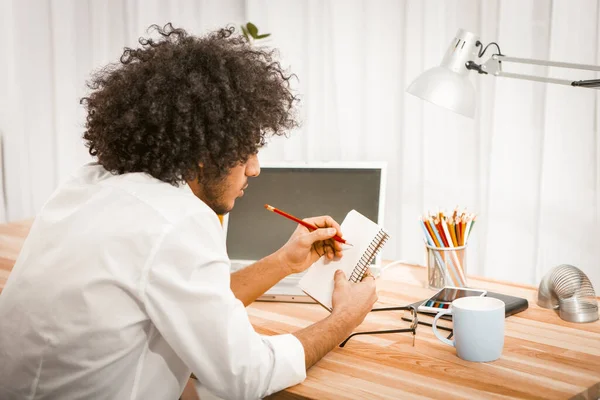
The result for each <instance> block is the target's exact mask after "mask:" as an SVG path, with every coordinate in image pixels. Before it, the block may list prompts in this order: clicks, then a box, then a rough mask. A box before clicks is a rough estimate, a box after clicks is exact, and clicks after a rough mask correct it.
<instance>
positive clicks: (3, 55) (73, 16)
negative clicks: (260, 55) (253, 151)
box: [0, 0, 600, 290]
mask: <svg viewBox="0 0 600 400" xmlns="http://www.w3.org/2000/svg"><path fill="white" fill-rule="evenodd" d="M598 13H599V9H598V3H597V2H596V1H592V0H578V1H568V0H555V1H546V0H505V1H499V0H486V1H476V0H470V1H469V0H453V1H442V0H428V1H418V0H407V1H395V0H381V1H368V0H360V1H359V0H351V1H341V0H338V1H334V0H329V1H321V0H306V1H297V0H286V1H255V0H248V1H243V0H228V1H207V0H205V1H192V0H187V1H186V0H180V1H157V0H154V1H141V0H130V1H126V0H111V1H91V0H88V1H85V0H84V1H78V0H70V1H69V0H64V1H58V0H57V1H49V0H45V1H41V0H40V1H38V0H18V1H17V0H0V23H1V24H2V25H1V26H3V27H4V38H3V40H2V41H0V135H2V139H3V141H4V160H3V161H4V168H5V177H6V181H5V190H6V193H5V195H6V199H7V205H6V212H7V217H8V219H9V220H17V219H21V218H26V217H30V216H32V215H34V214H35V213H36V212H37V211H38V210H39V209H40V207H41V206H42V205H43V203H44V201H45V200H46V198H47V197H48V196H49V195H50V193H51V192H52V190H53V189H54V188H55V187H56V185H57V184H58V182H60V181H61V180H62V179H64V178H65V177H66V176H68V174H69V173H70V171H72V170H73V169H74V168H76V167H77V166H78V165H79V164H81V163H83V162H85V161H87V160H88V159H89V156H88V155H87V153H86V149H85V148H84V147H83V145H82V141H81V139H80V137H81V134H82V131H83V129H82V121H83V117H84V115H83V108H82V107H81V106H80V105H79V103H78V100H79V98H81V97H82V96H83V95H84V94H85V86H84V82H85V79H86V77H87V76H88V75H89V72H90V71H91V70H92V69H93V68H97V67H100V66H102V65H104V64H105V63H107V62H110V61H116V60H117V59H118V57H119V55H120V52H121V50H122V47H123V46H125V45H128V46H132V45H135V40H136V39H137V37H139V36H142V35H145V31H144V30H145V28H146V27H147V26H148V25H150V24H152V23H158V24H164V23H166V22H168V21H172V22H173V23H174V24H175V25H178V26H182V27H184V28H186V29H188V30H189V31H191V32H193V33H197V34H202V33H203V32H206V30H207V29H212V28H215V27H218V26H223V25H225V24H227V23H234V24H236V25H239V23H241V22H244V21H248V20H249V21H253V22H255V23H256V24H257V25H258V26H259V28H260V29H261V31H265V32H270V33H272V38H271V39H270V41H269V44H270V45H273V46H275V47H278V48H279V49H280V53H281V58H282V60H283V62H284V64H287V65H289V66H290V69H291V70H292V71H293V72H295V73H296V74H297V75H298V77H299V82H298V83H297V84H296V85H297V86H296V89H297V90H298V92H299V94H300V95H301V97H302V101H303V105H302V108H301V118H302V121H303V126H302V127H301V128H300V129H299V130H298V131H297V132H294V133H293V135H292V137H291V138H290V139H277V140H274V141H273V142H272V143H271V144H270V146H269V147H268V148H267V149H265V150H264V151H263V152H261V158H262V159H263V160H267V161H302V160H305V161H320V160H340V161H380V160H383V161H387V162H388V165H389V168H390V173H389V174H388V185H387V187H388V198H387V207H386V212H385V213H386V227H387V229H388V230H389V231H390V233H391V234H392V239H391V240H390V242H389V244H388V246H387V247H386V251H385V253H384V256H385V257H386V258H403V259H408V260H414V261H417V262H423V249H422V239H421V235H420V231H419V227H418V225H417V216H418V215H419V214H420V213H422V212H423V211H425V210H428V209H436V208H437V207H438V206H440V207H444V208H449V209H450V208H454V206H455V205H457V204H458V205H460V206H463V207H465V206H466V207H468V209H469V210H472V211H475V212H478V214H479V218H478V223H477V224H476V226H475V228H474V229H475V230H474V231H473V236H472V241H471V244H470V247H469V270H470V272H473V273H475V274H479V275H486V276H490V277H493V278H498V279H505V280H510V281H517V282H523V283H529V284H534V285H537V283H538V282H539V280H540V279H541V277H542V275H543V274H544V273H545V272H546V271H547V270H549V269H550V268H551V267H553V266H555V265H558V264H560V263H571V264H574V265H577V266H579V267H580V268H581V269H583V270H584V271H585V272H586V273H587V274H588V275H590V276H591V277H592V279H593V282H594V284H595V286H596V288H600V268H598V264H597V259H598V258H599V256H600V250H598V246H596V245H595V240H596V238H597V237H598V233H599V232H598V225H599V224H598V223H599V221H598V204H599V199H598V188H599V187H600V180H599V179H600V178H599V177H600V173H599V164H600V163H599V161H600V159H599V148H598V127H597V120H598V92H597V91H596V90H589V89H575V88H570V87H563V86H557V85H547V84H542V83H534V82H526V81H517V80H509V79H502V78H498V79H495V78H492V77H483V76H475V75H473V76H472V77H471V79H472V81H473V82H474V84H475V85H476V88H477V90H478V100H479V101H478V111H477V116H476V118H475V120H469V119H466V118H464V117H462V116H459V115H456V114H452V113H450V112H447V111H445V110H442V109H439V108H437V107H435V106H432V105H430V104H426V103H424V102H422V101H421V100H419V99H416V98H414V97H412V96H410V95H407V94H406V93H405V88H406V86H407V85H408V84H409V83H410V82H411V81H412V79H414V78H415V77H416V76H417V75H418V74H419V73H421V72H422V71H423V70H424V69H426V68H429V67H432V66H434V65H436V64H438V63H439V62H440V60H441V56H442V55H443V53H444V51H445V49H446V46H447V45H448V44H449V42H450V39H451V38H452V37H453V36H454V34H455V33H456V31H457V29H458V28H465V29H467V30H470V31H472V32H475V33H477V34H479V35H480V36H481V39H482V41H483V42H485V43H487V42H490V41H497V42H498V43H499V44H500V46H501V48H502V50H503V52H504V53H505V54H507V55H511V56H520V57H531V58H542V59H552V60H556V61H570V62H576V63H589V64H598V46H599V43H600V42H599V40H598ZM506 67H507V69H510V70H513V71H515V72H527V73H542V74H544V73H549V74H550V75H551V76H555V77H562V76H565V77H568V78H571V79H581V78H591V77H594V76H595V75H594V74H591V73H587V72H585V71H572V70H569V71H564V72H563V71H560V70H558V69H548V68H544V67H517V66H515V67H511V68H509V66H506ZM0 204H1V203H0ZM0 216H1V213H0ZM598 290H600V289H598Z"/></svg>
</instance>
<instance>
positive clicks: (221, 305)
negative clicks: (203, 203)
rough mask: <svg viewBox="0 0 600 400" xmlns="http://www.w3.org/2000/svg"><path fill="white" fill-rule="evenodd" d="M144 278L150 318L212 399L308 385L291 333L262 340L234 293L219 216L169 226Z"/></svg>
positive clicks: (301, 351)
mask: <svg viewBox="0 0 600 400" xmlns="http://www.w3.org/2000/svg"><path fill="white" fill-rule="evenodd" d="M207 214H208V213H207ZM211 217H213V218H211ZM145 276H146V282H145V284H144V285H143V290H142V297H143V301H144V305H145V307H146V311H147V313H148V315H149V317H150V319H151V320H152V322H153V323H154V325H155V326H156V328H157V329H158V331H159V332H160V334H161V335H162V336H163V338H164V339H165V340H166V341H167V343H169V345H170V346H171V347H172V348H173V350H174V351H175V352H176V353H177V355H178V356H179V357H180V358H181V359H182V360H183V362H185V363H186V364H187V365H188V367H189V368H190V369H191V370H192V371H193V373H194V374H195V375H196V376H197V377H198V379H199V380H200V382H202V384H203V385H204V386H206V387H207V388H208V389H209V390H211V391H212V392H213V393H214V394H216V395H218V396H220V397H223V398H235V399H256V398H262V397H265V396H268V395H269V394H271V393H274V392H277V391H280V390H282V389H285V388H287V387H289V386H292V385H295V384H298V383H300V382H302V381H303V380H304V379H305V378H306V366H305V361H304V348H303V347H302V344H301V343H300V341H299V340H298V339H297V338H296V337H295V336H293V335H291V334H287V335H278V336H261V335H259V334H258V333H257V332H256V331H255V330H254V328H253V327H252V325H251V324H250V321H249V319H248V314H247V312H246V309H245V308H244V305H243V304H242V303H241V302H240V301H239V300H238V299H236V298H235V296H234V294H233V292H232V291H231V289H230V263H229V259H228V257H227V252H226V249H225V240H224V233H223V230H222V228H221V226H220V225H219V222H218V219H217V218H216V216H214V215H202V214H200V215H195V216H191V217H189V218H188V219H186V220H185V221H183V222H181V223H178V224H176V225H175V226H173V227H172V228H171V229H170V230H169V231H168V232H166V233H165V234H164V236H163V239H162V240H161V242H160V244H159V245H158V247H157V249H156V250H155V254H154V255H153V256H151V259H150V261H149V263H148V266H147V271H146V274H145Z"/></svg>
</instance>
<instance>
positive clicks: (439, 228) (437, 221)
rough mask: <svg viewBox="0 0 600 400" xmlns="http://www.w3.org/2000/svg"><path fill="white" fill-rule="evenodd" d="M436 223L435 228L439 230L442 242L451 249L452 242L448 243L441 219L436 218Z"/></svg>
mask: <svg viewBox="0 0 600 400" xmlns="http://www.w3.org/2000/svg"><path fill="white" fill-rule="evenodd" d="M434 222H435V227H436V228H437V230H438V232H439V233H440V238H441V239H442V242H444V246H446V247H450V245H449V243H450V242H449V241H448V238H446V234H445V233H444V228H442V223H441V222H440V220H439V218H435V219H434Z"/></svg>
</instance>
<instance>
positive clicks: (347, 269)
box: [298, 210, 389, 311]
mask: <svg viewBox="0 0 600 400" xmlns="http://www.w3.org/2000/svg"><path fill="white" fill-rule="evenodd" d="M341 227H342V234H343V236H344V239H346V241H348V242H349V243H351V244H352V247H350V246H344V256H343V257H342V258H341V259H339V260H335V259H334V260H328V259H327V258H326V257H321V258H320V259H319V260H317V262H315V263H314V264H313V265H312V266H311V267H310V268H309V269H308V271H307V272H306V274H304V276H303V277H302V279H301V280H300V282H299V283H298V286H299V287H300V289H302V290H303V291H304V293H306V294H307V295H309V296H310V297H312V298H313V299H314V300H315V301H317V302H318V303H319V304H321V305H322V306H323V307H325V308H326V309H328V310H329V311H331V308H332V305H331V295H332V294H333V275H334V273H335V271H336V270H338V269H341V270H342V271H344V273H345V274H346V277H347V278H348V280H349V281H352V282H359V281H360V280H361V279H362V278H363V276H364V274H365V272H366V271H367V268H368V267H369V265H370V264H371V261H372V260H373V259H374V258H375V256H376V255H377V253H379V251H380V250H381V249H382V248H383V246H384V245H385V242H387V240H388V238H389V235H388V234H387V233H386V232H385V231H384V230H383V229H382V228H381V227H380V226H379V225H377V224H376V223H375V222H373V221H371V220H370V219H368V218H367V217H365V216H364V215H362V214H360V213H359V212H358V211H356V210H352V211H350V212H349V213H348V214H347V215H346V218H344V221H343V222H342V225H341Z"/></svg>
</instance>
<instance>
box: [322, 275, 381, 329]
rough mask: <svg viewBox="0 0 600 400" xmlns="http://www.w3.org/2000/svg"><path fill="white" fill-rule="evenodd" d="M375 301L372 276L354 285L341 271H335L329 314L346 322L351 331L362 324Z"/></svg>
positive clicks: (375, 295) (367, 276)
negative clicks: (337, 316) (349, 325)
mask: <svg viewBox="0 0 600 400" xmlns="http://www.w3.org/2000/svg"><path fill="white" fill-rule="evenodd" d="M376 301H377V291H376V289H375V278H374V277H373V275H371V274H370V273H368V274H367V275H365V277H364V278H363V280H362V281H361V282H359V283H354V282H350V281H348V279H347V278H346V275H345V274H344V272H343V271H341V270H339V269H338V270H337V271H335V275H334V287H333V298H332V299H331V303H332V306H333V310H332V312H331V313H332V315H334V314H337V315H340V316H341V317H343V318H344V319H345V320H347V321H348V323H350V324H351V325H353V326H352V328H351V329H354V328H356V327H357V326H358V325H360V324H361V323H362V322H363V320H364V319H365V317H366V316H367V314H368V313H369V311H371V309H372V308H373V304H375V302H376Z"/></svg>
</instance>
